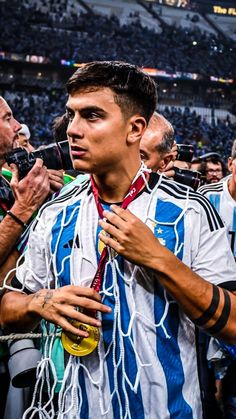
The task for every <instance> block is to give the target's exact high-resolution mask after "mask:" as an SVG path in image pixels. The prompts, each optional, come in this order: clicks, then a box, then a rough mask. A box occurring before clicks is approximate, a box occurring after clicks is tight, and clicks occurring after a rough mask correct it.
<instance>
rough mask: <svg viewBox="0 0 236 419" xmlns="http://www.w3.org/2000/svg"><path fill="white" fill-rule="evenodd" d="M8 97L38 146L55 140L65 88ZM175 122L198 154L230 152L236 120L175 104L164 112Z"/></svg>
mask: <svg viewBox="0 0 236 419" xmlns="http://www.w3.org/2000/svg"><path fill="white" fill-rule="evenodd" d="M4 97H5V98H6V100H7V101H8V102H9V104H10V106H11V108H12V109H14V113H15V115H16V117H17V118H18V120H19V121H21V123H25V124H27V125H29V127H30V130H31V132H32V137H31V142H32V144H33V145H34V147H36V148H37V147H39V146H41V145H47V144H49V143H51V142H52V141H53V139H52V124H53V121H54V119H55V118H56V117H57V116H59V115H62V114H63V113H64V110H65V100H66V96H65V93H64V91H63V90H58V89H51V90H48V91H45V90H44V91H43V92H42V93H41V94H39V93H33V94H30V90H29V92H28V94H27V91H25V92H20V91H19V92H12V91H11V92H10V91H6V92H5V95H4ZM161 113H162V114H163V115H164V116H165V117H166V118H167V119H168V120H169V121H170V122H171V123H172V125H173V127H174V130H175V137H176V141H177V143H181V144H192V145H193V146H194V154H195V156H200V155H202V154H205V153H207V152H210V151H216V152H218V153H219V154H220V155H221V156H222V157H223V158H226V157H227V156H228V155H229V154H230V150H231V147H232V141H233V138H235V137H236V124H235V123H232V122H231V121H230V118H229V117H227V118H226V119H225V120H221V119H217V118H212V122H211V123H208V122H207V121H206V120H205V119H204V118H202V117H201V116H200V115H197V113H196V111H193V110H191V108H188V107H186V108H185V109H184V110H182V109H180V108H178V107H175V106H171V107H168V106H167V107H166V108H164V110H163V111H162V112H161Z"/></svg>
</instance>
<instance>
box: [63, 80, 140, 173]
mask: <svg viewBox="0 0 236 419" xmlns="http://www.w3.org/2000/svg"><path fill="white" fill-rule="evenodd" d="M67 112H68V116H69V119H70V122H69V125H68V129H67V134H68V136H69V142H70V148H71V157H72V161H73V166H74V168H75V169H77V170H80V171H82V172H86V173H94V174H102V173H106V172H107V171H109V170H111V169H112V170H114V169H116V168H119V167H122V162H123V161H124V160H125V159H126V156H127V153H128V146H127V136H128V133H129V130H130V121H129V118H127V120H125V118H124V116H123V114H122V112H121V109H120V107H119V106H118V105H117V104H116V103H115V100H114V93H113V92H112V90H111V89H109V88H101V89H99V90H97V91H92V92H86V91H79V92H75V93H73V94H72V95H70V96H69V99H68V102H67ZM137 156H138V158H139V155H138V153H137ZM134 158H136V157H135V156H134Z"/></svg>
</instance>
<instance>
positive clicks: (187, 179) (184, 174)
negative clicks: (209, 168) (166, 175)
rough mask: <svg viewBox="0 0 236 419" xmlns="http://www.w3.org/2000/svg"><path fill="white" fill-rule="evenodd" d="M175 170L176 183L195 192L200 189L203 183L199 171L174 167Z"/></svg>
mask: <svg viewBox="0 0 236 419" xmlns="http://www.w3.org/2000/svg"><path fill="white" fill-rule="evenodd" d="M173 170H174V171H175V175H174V180H175V182H179V183H182V184H184V185H187V186H190V187H191V188H192V189H194V190H195V191H196V190H197V189H198V188H199V186H200V182H201V173H200V172H198V171H197V170H188V169H179V168H178V167H173Z"/></svg>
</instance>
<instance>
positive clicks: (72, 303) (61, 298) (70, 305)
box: [3, 285, 111, 337]
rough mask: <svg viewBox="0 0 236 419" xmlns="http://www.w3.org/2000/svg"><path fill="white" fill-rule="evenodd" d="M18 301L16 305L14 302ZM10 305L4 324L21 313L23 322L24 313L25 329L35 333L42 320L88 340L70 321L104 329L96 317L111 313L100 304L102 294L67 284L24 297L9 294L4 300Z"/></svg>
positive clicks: (7, 324)
mask: <svg viewBox="0 0 236 419" xmlns="http://www.w3.org/2000/svg"><path fill="white" fill-rule="evenodd" d="M14 301H15V303H13V302H14ZM4 304H7V305H9V307H10V306H11V307H12V309H11V310H10V311H9V310H8V311H7V313H8V316H7V317H6V318H5V316H4V315H3V323H5V325H6V326H10V324H9V323H14V322H15V319H16V317H15V315H16V313H15V314H14V312H15V311H16V312H18V320H19V322H20V323H21V321H20V318H21V315H20V314H19V313H22V318H23V319H24V321H23V320H22V326H21V328H24V329H25V330H32V329H33V328H34V327H35V326H36V325H37V324H38V323H39V322H40V320H41V319H42V318H43V319H45V320H47V321H49V322H51V323H54V324H56V325H58V326H60V327H61V328H62V329H63V330H65V331H66V332H71V333H73V334H76V335H78V336H82V337H87V333H86V332H84V331H83V330H80V329H78V328H76V327H75V326H73V325H72V324H71V322H70V319H73V320H77V321H80V322H82V323H86V324H90V325H92V326H97V327H99V326H101V322H100V320H98V319H97V318H96V317H95V312H96V311H100V312H103V313H110V312H111V308H110V307H108V306H106V305H104V304H102V303H101V297H100V295H99V294H98V293H97V292H96V291H95V290H94V289H93V288H88V287H80V286H78V285H67V286H64V287H61V288H56V289H41V290H39V291H37V292H36V293H35V294H31V295H24V294H19V293H17V296H16V293H15V292H12V291H11V292H9V293H7V294H6V295H5V296H4V297H3V305H4Z"/></svg>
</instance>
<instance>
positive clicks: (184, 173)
mask: <svg viewBox="0 0 236 419" xmlns="http://www.w3.org/2000/svg"><path fill="white" fill-rule="evenodd" d="M140 155H141V159H142V160H143V161H144V163H145V164H146V166H147V167H148V168H149V169H151V170H152V171H153V172H162V173H164V174H165V176H167V177H168V178H171V179H173V180H175V181H176V182H179V183H183V184H186V185H188V186H191V187H192V188H193V189H195V190H196V189H197V187H198V186H199V183H200V173H198V172H196V171H195V172H193V171H191V170H189V167H190V161H191V158H192V156H193V149H192V147H191V146H188V145H185V144H181V145H177V144H176V143H175V141H174V128H173V126H172V125H171V123H170V122H169V121H168V120H167V119H166V118H165V117H164V116H163V115H160V114H158V113H157V112H154V114H153V116H152V117H151V119H150V121H149V124H148V127H147V129H146V131H145V133H144V135H143V136H142V139H141V141H140Z"/></svg>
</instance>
